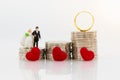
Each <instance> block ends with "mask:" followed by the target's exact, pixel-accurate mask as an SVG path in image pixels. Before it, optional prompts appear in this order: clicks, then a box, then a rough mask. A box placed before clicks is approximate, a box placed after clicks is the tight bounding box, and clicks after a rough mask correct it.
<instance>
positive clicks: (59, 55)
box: [52, 47, 67, 61]
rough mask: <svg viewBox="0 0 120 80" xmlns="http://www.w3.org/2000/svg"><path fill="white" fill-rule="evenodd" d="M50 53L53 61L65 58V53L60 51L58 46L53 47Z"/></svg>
mask: <svg viewBox="0 0 120 80" xmlns="http://www.w3.org/2000/svg"><path fill="white" fill-rule="evenodd" d="M52 55H53V59H54V60H55V61H64V60H65V59H66V58H67V53H65V52H64V51H62V50H61V49H60V48H59V47H55V48H53V50H52Z"/></svg>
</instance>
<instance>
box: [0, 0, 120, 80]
mask: <svg viewBox="0 0 120 80" xmlns="http://www.w3.org/2000/svg"><path fill="white" fill-rule="evenodd" d="M119 4H120V1H119V0H0V80H31V79H32V80H34V78H36V80H40V79H37V78H38V76H39V77H40V78H41V80H59V79H63V80H66V79H68V80H72V79H74V80H80V79H81V80H85V79H87V80H119V79H120V77H119V74H120V69H119V68H120V62H119V61H120V58H119V56H120V53H119V52H120V49H119V48H120V44H119V42H120V36H119V34H120V31H119V30H120V22H119V21H120V15H119V14H120V9H119V7H120V5H119ZM81 10H88V11H90V12H92V14H93V15H94V17H95V25H94V28H93V30H96V31H97V32H98V33H97V39H98V56H99V59H98V61H97V62H95V63H92V62H87V63H86V62H72V63H73V64H74V65H72V64H71V62H65V63H63V64H62V63H60V64H61V65H63V67H62V70H64V69H63V68H65V70H64V71H62V72H61V71H60V73H56V74H55V72H57V71H59V70H60V69H56V70H54V69H53V68H57V67H59V65H58V63H56V62H53V63H51V62H48V63H44V62H40V63H35V64H36V66H34V67H33V68H35V69H36V67H37V66H38V69H37V71H38V72H36V70H35V71H34V70H32V69H31V67H30V66H29V65H31V63H30V64H29V63H27V64H26V63H24V62H23V63H22V62H19V60H18V59H19V56H18V50H19V47H20V40H21V38H22V36H23V34H24V32H25V31H27V30H28V29H29V28H32V29H33V28H34V27H35V26H36V25H38V26H39V27H40V31H41V35H42V39H41V41H40V46H44V43H45V42H46V41H51V40H53V41H56V40H60V41H61V40H62V41H63V40H65V41H70V33H71V32H72V31H77V30H76V28H75V27H74V25H73V19H74V16H75V14H76V13H77V12H78V11H81ZM63 30H64V31H63ZM28 64H29V65H28ZM32 64H34V63H32ZM42 64H43V65H42ZM89 64H90V65H89ZM19 65H21V66H23V67H22V68H21V67H20V66H19ZM26 65H28V68H26ZM45 65H49V66H50V67H51V68H50V70H49V66H45ZM61 65H60V66H61ZM69 65H70V66H69ZM85 65H87V66H86V67H85V68H84V67H83V68H82V67H81V66H85ZM89 66H90V67H89ZM29 67H30V70H29ZM87 70H89V71H87ZM47 71H48V72H47ZM37 73H39V74H38V75H37ZM35 74H36V75H35ZM32 76H33V77H32ZM35 76H36V77H35ZM44 76H45V77H44ZM31 77H32V78H31ZM28 78H29V79H28Z"/></svg>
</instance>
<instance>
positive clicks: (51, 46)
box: [46, 41, 70, 60]
mask: <svg viewBox="0 0 120 80" xmlns="http://www.w3.org/2000/svg"><path fill="white" fill-rule="evenodd" d="M69 44H70V42H64V41H63V42H59V41H58V42H54V41H52V42H46V57H47V60H54V59H53V55H52V50H53V49H54V48H55V47H59V48H60V49H61V50H62V51H64V52H65V53H67V59H66V60H68V59H69V53H70V47H69Z"/></svg>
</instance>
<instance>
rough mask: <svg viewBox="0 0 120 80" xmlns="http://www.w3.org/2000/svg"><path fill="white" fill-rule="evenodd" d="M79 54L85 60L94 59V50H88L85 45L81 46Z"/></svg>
mask: <svg viewBox="0 0 120 80" xmlns="http://www.w3.org/2000/svg"><path fill="white" fill-rule="evenodd" d="M80 54H81V56H82V58H83V59H84V60H85V61H90V60H92V59H94V52H93V51H89V50H88V49H87V48H86V47H82V48H81V50H80Z"/></svg>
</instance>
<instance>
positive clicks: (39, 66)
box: [19, 60, 97, 80]
mask: <svg viewBox="0 0 120 80" xmlns="http://www.w3.org/2000/svg"><path fill="white" fill-rule="evenodd" d="M19 66H20V69H21V71H22V74H21V75H22V76H23V78H24V80H97V61H90V62H85V61H64V62H55V61H45V60H43V61H36V62H28V61H19Z"/></svg>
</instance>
